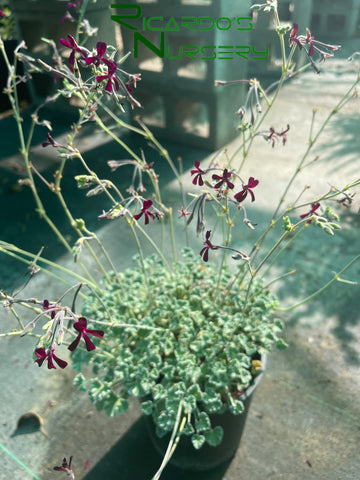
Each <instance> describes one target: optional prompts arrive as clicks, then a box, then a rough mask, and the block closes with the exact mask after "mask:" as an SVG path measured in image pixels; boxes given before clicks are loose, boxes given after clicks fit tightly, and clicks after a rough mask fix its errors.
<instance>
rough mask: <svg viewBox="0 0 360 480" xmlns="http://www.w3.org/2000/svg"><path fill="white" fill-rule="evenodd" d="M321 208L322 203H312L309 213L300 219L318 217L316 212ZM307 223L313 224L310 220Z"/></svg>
mask: <svg viewBox="0 0 360 480" xmlns="http://www.w3.org/2000/svg"><path fill="white" fill-rule="evenodd" d="M319 207H320V203H318V202H317V203H312V204H311V209H310V211H309V212H307V213H303V214H302V215H300V218H306V217H311V216H312V215H317V213H316V210H317V209H318V208H319ZM307 223H311V220H309V221H308V222H307Z"/></svg>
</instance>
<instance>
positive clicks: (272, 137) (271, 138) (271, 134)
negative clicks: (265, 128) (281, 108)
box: [261, 124, 290, 148]
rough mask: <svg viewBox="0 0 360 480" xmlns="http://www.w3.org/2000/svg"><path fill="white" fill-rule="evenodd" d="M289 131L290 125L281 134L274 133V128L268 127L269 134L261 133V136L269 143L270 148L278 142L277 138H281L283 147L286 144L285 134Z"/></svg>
mask: <svg viewBox="0 0 360 480" xmlns="http://www.w3.org/2000/svg"><path fill="white" fill-rule="evenodd" d="M289 130H290V125H289V124H288V125H287V127H286V128H285V130H283V131H282V132H276V131H275V128H274V127H270V129H269V133H267V132H262V133H261V134H262V135H263V137H264V138H265V139H266V140H268V141H270V142H271V145H272V147H273V148H274V147H275V140H278V139H279V138H282V144H283V145H285V143H286V142H287V135H286V134H287V132H288V131H289Z"/></svg>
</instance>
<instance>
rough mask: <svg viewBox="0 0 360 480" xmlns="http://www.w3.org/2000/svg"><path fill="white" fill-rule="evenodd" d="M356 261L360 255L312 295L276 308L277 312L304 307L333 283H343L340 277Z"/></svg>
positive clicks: (359, 258)
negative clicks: (287, 305)
mask: <svg viewBox="0 0 360 480" xmlns="http://www.w3.org/2000/svg"><path fill="white" fill-rule="evenodd" d="M358 260H360V255H357V256H356V257H354V258H353V259H352V260H351V261H350V262H349V263H348V264H347V265H345V267H344V268H342V269H341V270H340V271H339V272H338V273H336V274H335V275H334V276H333V278H332V279H331V280H329V281H328V282H327V283H326V284H325V285H323V286H322V287H321V288H319V289H318V290H316V291H315V292H314V293H312V294H311V295H309V296H308V297H306V298H304V299H303V300H301V301H300V302H298V303H295V304H294V305H291V306H290V307H278V308H277V310H279V311H281V312H289V311H291V310H294V309H295V308H298V307H301V305H304V304H305V303H307V302H309V301H310V300H313V299H314V298H316V297H317V296H318V295H320V294H321V293H323V292H325V290H327V289H328V288H329V287H330V286H331V285H332V284H333V283H335V282H344V280H343V279H342V278H341V275H342V274H343V273H345V272H346V271H347V270H349V268H350V267H352V266H353V265H354V263H356V262H357V261H358ZM345 282H346V280H345ZM350 283H351V284H352V285H354V283H355V284H357V283H356V282H350Z"/></svg>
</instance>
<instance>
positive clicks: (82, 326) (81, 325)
mask: <svg viewBox="0 0 360 480" xmlns="http://www.w3.org/2000/svg"><path fill="white" fill-rule="evenodd" d="M74 328H75V330H76V331H77V332H79V333H78V336H77V337H76V338H75V340H74V341H73V342H72V344H71V345H69V346H68V349H69V350H70V351H71V352H73V351H74V350H75V348H76V347H77V346H78V344H79V342H80V339H81V337H83V339H84V341H85V344H86V350H87V351H88V352H90V351H91V350H94V349H95V345H94V344H93V343H92V341H91V340H90V338H89V336H88V334H89V335H94V337H98V338H102V337H103V336H104V332H103V331H102V330H90V329H89V328H87V320H86V318H85V317H80V318H79V320H78V321H77V322H75V323H74Z"/></svg>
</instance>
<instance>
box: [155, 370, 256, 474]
mask: <svg viewBox="0 0 360 480" xmlns="http://www.w3.org/2000/svg"><path fill="white" fill-rule="evenodd" d="M261 377H262V374H260V375H259V376H258V377H256V379H255V382H254V384H253V385H252V386H250V387H249V388H248V389H247V390H246V392H245V393H244V394H243V395H242V396H241V397H240V399H241V400H242V402H243V403H244V407H245V410H244V413H242V414H241V415H233V414H232V413H230V411H227V412H225V413H223V414H216V415H210V420H211V425H212V427H216V426H217V425H220V426H221V427H222V428H223V429H224V436H223V440H222V442H221V444H220V445H218V446H217V447H212V446H210V445H209V444H207V443H205V444H204V445H203V446H202V447H201V448H200V449H199V450H195V448H194V447H193V445H192V443H191V438H190V437H189V436H185V435H183V436H182V437H180V441H179V444H178V446H177V447H176V450H175V453H174V454H173V456H172V457H171V460H170V463H171V464H172V465H175V466H176V467H178V468H181V469H184V470H193V471H199V470H211V469H212V468H215V467H217V466H218V465H221V464H222V463H225V462H227V461H228V460H230V459H231V458H232V457H233V456H234V455H235V453H236V451H237V449H238V447H239V444H240V440H241V437H242V434H243V431H244V428H245V422H246V417H247V414H248V412H249V407H250V403H251V400H252V398H253V394H254V391H255V389H256V387H257V386H258V384H259V382H260V380H261ZM146 423H147V428H148V433H149V436H150V439H151V441H152V443H153V444H154V446H155V448H156V450H157V451H158V452H159V453H160V454H161V455H162V456H164V454H165V452H166V449H167V446H168V443H169V440H170V434H169V435H166V436H165V437H162V438H159V437H158V436H157V435H156V431H155V423H154V421H153V419H152V416H146Z"/></svg>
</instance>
